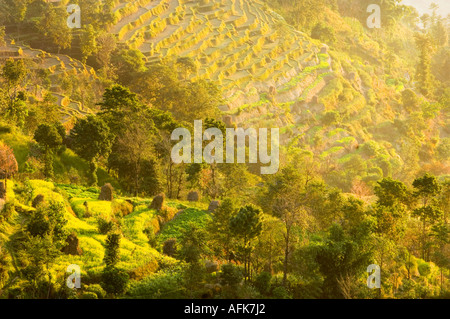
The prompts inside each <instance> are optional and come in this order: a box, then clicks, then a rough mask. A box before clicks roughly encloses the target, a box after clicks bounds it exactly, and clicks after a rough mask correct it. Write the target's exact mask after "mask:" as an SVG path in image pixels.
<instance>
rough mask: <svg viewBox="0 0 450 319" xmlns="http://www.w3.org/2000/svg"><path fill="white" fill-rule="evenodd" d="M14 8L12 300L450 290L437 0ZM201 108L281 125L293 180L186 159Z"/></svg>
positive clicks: (3, 142) (4, 18)
mask: <svg viewBox="0 0 450 319" xmlns="http://www.w3.org/2000/svg"><path fill="white" fill-rule="evenodd" d="M373 3H375V4H378V5H379V6H380V9H381V21H380V23H381V27H380V28H371V27H369V26H368V17H369V16H370V14H371V13H370V12H368V11H367V8H368V7H369V6H370V5H371V4H373ZM69 4H76V5H79V8H80V17H81V25H80V26H81V27H80V28H76V27H75V28H70V27H69V25H68V23H67V19H68V18H69V16H70V14H71V13H70V12H68V11H67V6H68V5H69ZM0 8H1V10H0V75H1V76H0V180H1V182H0V298H12V299H15V298H19V299H21V298H42V299H46V298H50V299H58V298H64V299H65V298H70V299H73V298H79V299H102V298H133V299H134V298H149V299H155V298H156V299H158V298H196V299H209V298H211V299H213V298H263V299H264V298H276V299H305V298H306V299H319V298H348V299H351V298H368V299H376V298H399V299H415V298H423V299H426V298H448V296H449V289H450V286H449V280H448V279H449V276H450V268H449V267H450V259H449V258H450V253H449V247H450V246H449V244H450V237H449V236H450V229H449V224H448V222H449V221H448V218H449V215H448V214H449V207H450V199H449V198H450V196H449V195H450V166H449V162H450V122H449V116H450V113H449V112H450V87H449V84H450V72H449V71H450V47H449V39H448V35H449V32H450V20H449V17H445V16H441V14H440V10H439V7H438V6H437V5H433V6H432V7H431V12H432V14H424V15H419V14H418V12H417V10H415V9H414V8H413V7H409V6H405V5H402V3H401V1H398V0H389V1H377V0H370V1H369V0H360V1H359V0H358V1H356V0H354V1H353V0H295V1H293V0H273V1H262V0H220V1H212V0H105V1H100V0H73V1H67V0H63V1H55V2H48V1H44V0H19V1H18V0H0ZM195 120H202V122H203V129H204V130H206V129H208V128H218V129H220V130H221V131H222V132H223V133H225V131H226V129H227V128H238V127H243V128H268V129H270V128H279V131H280V167H279V170H278V172H277V173H276V174H269V175H264V174H261V173H260V172H261V170H260V168H261V166H264V165H263V164H261V163H249V164H238V163H234V164H233V163H226V162H225V163H211V164H208V163H207V162H206V161H204V162H203V163H192V164H188V163H181V164H176V163H174V161H173V160H172V158H171V151H172V148H173V146H174V145H175V144H176V142H175V141H173V140H172V138H171V135H172V132H173V131H174V130H175V129H177V128H187V129H188V130H189V131H190V132H192V133H193V130H194V121H195ZM224 135H225V134H224ZM204 144H205V143H204ZM247 153H248V152H247ZM69 265H77V266H78V267H79V269H80V271H81V287H80V288H79V289H71V288H70V287H68V286H67V283H66V279H67V277H68V276H69V275H70V273H68V272H67V271H66V270H67V267H68V266H69ZM369 265H378V266H379V268H380V270H381V287H380V288H375V289H370V288H369V287H368V286H367V277H368V276H369V273H367V268H368V266H369Z"/></svg>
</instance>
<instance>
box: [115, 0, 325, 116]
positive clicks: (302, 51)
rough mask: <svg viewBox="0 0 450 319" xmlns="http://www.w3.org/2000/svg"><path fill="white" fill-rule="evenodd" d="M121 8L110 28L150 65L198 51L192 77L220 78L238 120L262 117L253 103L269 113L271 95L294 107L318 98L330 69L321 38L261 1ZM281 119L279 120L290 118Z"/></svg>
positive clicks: (167, 2) (227, 108) (166, 2)
mask: <svg viewBox="0 0 450 319" xmlns="http://www.w3.org/2000/svg"><path fill="white" fill-rule="evenodd" d="M114 14H115V17H116V21H117V22H116V24H115V25H114V26H113V27H112V28H111V30H110V31H111V32H113V33H115V34H116V35H117V37H118V40H119V41H120V43H122V44H124V45H125V44H126V45H128V46H130V47H132V48H136V49H139V50H140V51H142V52H143V53H144V54H145V56H146V57H147V63H148V64H151V63H155V62H157V61H159V60H160V59H162V58H165V57H170V56H178V57H191V58H193V60H194V61H195V64H196V66H197V72H195V73H194V74H192V75H191V77H192V79H200V78H204V79H209V80H213V81H215V82H216V83H218V84H219V86H220V87H221V88H222V89H223V91H224V97H225V98H226V100H227V103H226V105H223V106H222V107H221V108H222V111H224V112H226V113H228V114H229V115H230V116H231V119H230V120H231V121H233V122H236V123H245V124H246V125H249V124H250V123H249V120H250V119H252V122H253V123H258V122H261V119H258V116H255V114H254V112H252V110H253V108H254V107H266V110H265V112H263V113H269V112H270V111H272V112H273V111H274V110H270V108H271V107H272V104H273V103H272V102H277V103H280V104H282V106H292V105H293V104H294V103H295V102H296V101H299V100H309V99H311V97H312V96H313V95H314V94H316V93H317V92H318V91H320V89H321V88H322V87H323V86H324V84H325V82H324V81H323V80H322V79H323V78H325V76H326V75H328V74H330V73H331V68H330V62H331V61H330V59H329V56H328V55H327V52H326V49H323V52H322V53H321V54H320V53H319V51H320V49H321V44H320V43H319V42H315V41H312V40H311V39H310V38H309V37H308V36H307V35H305V34H303V33H301V32H299V31H296V30H294V28H292V27H291V26H289V25H288V24H287V23H286V22H285V21H284V19H283V18H282V17H281V16H279V15H278V14H276V13H275V12H273V11H272V10H270V9H268V8H267V6H264V5H263V4H262V2H260V1H255V0H221V1H209V0H202V1H198V0H188V1H187V0H155V1H148V0H139V1H127V2H123V3H119V4H118V5H117V6H116V8H115V11H114ZM242 111H245V112H242ZM253 111H254V110H253ZM275 111H276V112H279V113H283V108H282V107H280V108H278V109H277V110H275ZM289 111H290V110H289ZM244 113H246V114H244ZM280 119H281V122H280V123H277V124H278V125H283V124H286V122H285V120H286V119H285V118H283V117H280Z"/></svg>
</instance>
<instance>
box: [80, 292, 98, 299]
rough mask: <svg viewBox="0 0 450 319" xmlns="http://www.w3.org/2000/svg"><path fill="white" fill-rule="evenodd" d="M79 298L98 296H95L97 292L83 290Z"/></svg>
mask: <svg viewBox="0 0 450 319" xmlns="http://www.w3.org/2000/svg"><path fill="white" fill-rule="evenodd" d="M80 299H98V297H97V294H95V293H93V292H90V291H86V292H83V294H82V295H81V298H80Z"/></svg>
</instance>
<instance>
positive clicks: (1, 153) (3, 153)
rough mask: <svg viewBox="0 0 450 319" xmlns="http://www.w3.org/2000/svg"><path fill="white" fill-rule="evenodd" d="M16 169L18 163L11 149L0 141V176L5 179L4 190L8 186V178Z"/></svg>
mask: <svg viewBox="0 0 450 319" xmlns="http://www.w3.org/2000/svg"><path fill="white" fill-rule="evenodd" d="M17 171H18V165H17V161H16V157H15V156H14V152H13V150H12V149H11V148H10V147H9V146H8V145H6V144H3V143H2V142H1V141H0V178H3V179H4V180H5V190H7V187H8V178H9V177H11V176H13V175H14V174H15V173H16V172H17Z"/></svg>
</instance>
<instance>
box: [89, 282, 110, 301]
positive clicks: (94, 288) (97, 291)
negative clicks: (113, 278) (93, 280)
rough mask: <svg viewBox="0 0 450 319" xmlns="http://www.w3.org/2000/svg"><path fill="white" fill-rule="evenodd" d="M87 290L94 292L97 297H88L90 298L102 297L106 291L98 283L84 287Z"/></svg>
mask: <svg viewBox="0 0 450 319" xmlns="http://www.w3.org/2000/svg"><path fill="white" fill-rule="evenodd" d="M86 291H87V292H90V293H94V294H95V295H96V296H97V298H90V299H103V298H105V297H106V291H105V290H103V288H102V286H100V285H98V284H93V285H89V286H88V287H87V288H86Z"/></svg>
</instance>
